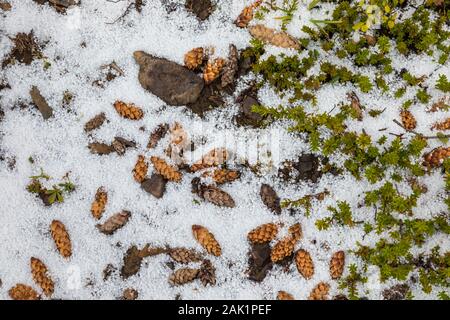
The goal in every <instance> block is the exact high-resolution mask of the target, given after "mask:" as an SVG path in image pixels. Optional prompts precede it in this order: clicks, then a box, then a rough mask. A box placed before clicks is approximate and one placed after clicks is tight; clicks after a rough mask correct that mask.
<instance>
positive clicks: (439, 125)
mask: <svg viewBox="0 0 450 320" xmlns="http://www.w3.org/2000/svg"><path fill="white" fill-rule="evenodd" d="M431 129H432V130H441V131H445V130H450V117H449V118H447V119H445V120H444V121H441V122H436V123H435V124H433V126H432V127H431Z"/></svg>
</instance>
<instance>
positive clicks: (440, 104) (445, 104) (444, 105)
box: [427, 96, 450, 112]
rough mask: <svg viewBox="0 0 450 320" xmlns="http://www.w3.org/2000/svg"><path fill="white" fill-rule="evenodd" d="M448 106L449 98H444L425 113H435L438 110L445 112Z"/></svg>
mask: <svg viewBox="0 0 450 320" xmlns="http://www.w3.org/2000/svg"><path fill="white" fill-rule="evenodd" d="M449 104H450V96H444V97H442V98H441V99H439V100H438V101H437V102H435V103H433V104H432V105H431V107H430V108H429V109H428V110H427V112H437V111H440V110H445V109H446V108H448V105H449Z"/></svg>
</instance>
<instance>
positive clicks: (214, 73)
mask: <svg viewBox="0 0 450 320" xmlns="http://www.w3.org/2000/svg"><path fill="white" fill-rule="evenodd" d="M224 65H225V60H224V59H222V58H216V59H215V60H214V61H213V62H211V61H210V62H208V64H207V65H206V68H205V70H204V71H203V80H205V83H206V84H210V83H211V82H213V81H214V80H216V79H217V78H218V77H219V75H220V72H221V71H222V69H223V66H224Z"/></svg>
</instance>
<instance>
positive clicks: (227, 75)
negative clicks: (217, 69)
mask: <svg viewBox="0 0 450 320" xmlns="http://www.w3.org/2000/svg"><path fill="white" fill-rule="evenodd" d="M238 68H239V53H238V50H237V48H236V46H235V45H234V44H230V53H229V54H228V61H227V63H226V64H225V68H224V69H223V74H222V79H221V80H222V88H225V87H226V86H228V85H230V84H232V83H233V82H234V77H235V76H236V73H237V71H238Z"/></svg>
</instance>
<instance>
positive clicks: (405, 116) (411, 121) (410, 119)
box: [400, 110, 417, 130]
mask: <svg viewBox="0 0 450 320" xmlns="http://www.w3.org/2000/svg"><path fill="white" fill-rule="evenodd" d="M400 118H401V119H402V124H403V127H405V129H406V130H414V129H415V128H416V126H417V121H416V118H414V115H413V114H412V113H411V112H410V111H408V110H403V111H401V112H400Z"/></svg>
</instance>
